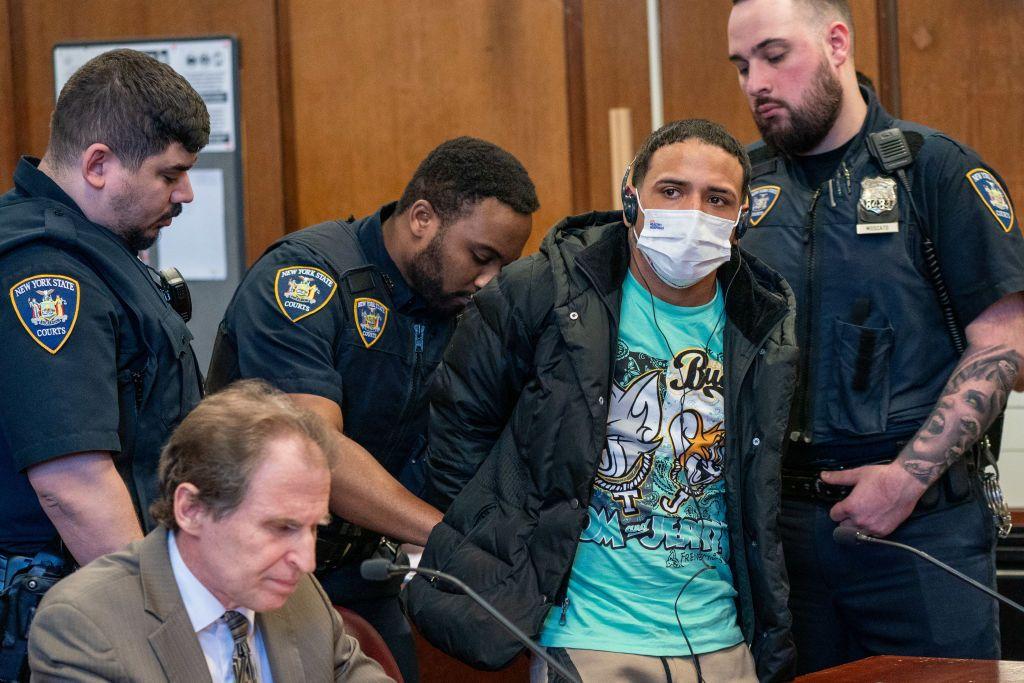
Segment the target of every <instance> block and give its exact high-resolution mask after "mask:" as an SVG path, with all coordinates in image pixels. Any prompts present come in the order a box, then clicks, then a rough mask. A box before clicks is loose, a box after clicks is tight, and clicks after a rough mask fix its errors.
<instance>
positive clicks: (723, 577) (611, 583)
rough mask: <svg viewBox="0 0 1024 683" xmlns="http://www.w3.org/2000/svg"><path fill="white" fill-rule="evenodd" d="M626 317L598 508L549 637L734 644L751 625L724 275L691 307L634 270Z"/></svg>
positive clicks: (631, 648) (585, 641) (604, 644)
mask: <svg viewBox="0 0 1024 683" xmlns="http://www.w3.org/2000/svg"><path fill="white" fill-rule="evenodd" d="M620 320H621V322H620V325H619V338H618V345H617V351H616V357H615V370H614V376H613V378H612V379H613V383H612V389H611V397H610V400H609V411H608V426H607V441H606V448H605V450H604V451H603V452H602V453H601V460H600V465H599V466H598V472H597V477H596V478H595V479H594V486H593V492H592V495H591V500H590V508H589V513H590V519H589V521H588V523H587V526H586V527H585V528H584V530H583V533H582V534H581V536H580V543H579V546H578V547H577V551H576V558H575V560H574V561H573V565H572V574H571V575H570V578H569V586H568V592H567V594H566V601H565V602H564V603H563V604H562V605H560V606H559V605H556V606H554V607H553V608H552V609H551V611H550V612H549V613H548V616H547V619H546V620H545V622H544V625H543V628H542V631H541V637H540V641H541V643H542V644H543V645H546V646H549V647H571V648H582V649H587V650H603V651H608V652H625V653H632V654H641V655H652V656H686V655H689V654H690V648H689V647H687V644H686V638H689V641H690V645H691V646H692V648H693V652H694V653H695V654H700V653H704V652H713V651H714V650H720V649H722V648H726V647H731V646H733V645H736V644H737V643H739V642H740V641H742V640H743V634H742V633H741V632H740V629H739V626H738V625H737V622H736V607H735V603H734V598H735V596H736V591H735V589H734V588H733V581H732V572H731V570H730V569H729V530H728V528H727V525H726V518H725V481H724V479H723V476H724V460H725V457H726V453H725V433H726V432H725V430H726V427H727V426H726V425H725V397H724V394H723V391H722V382H723V373H722V338H723V328H724V325H725V317H724V302H723V298H722V293H721V289H716V292H715V296H714V298H713V299H712V300H711V301H710V302H709V303H707V304H705V305H703V306H697V307H692V308H683V307H678V306H672V305H671V304H668V303H665V302H663V301H661V300H659V299H657V298H653V302H652V297H651V295H650V294H649V293H648V292H647V290H646V289H644V288H643V287H641V286H640V284H639V283H638V282H637V281H636V280H635V279H634V278H633V275H632V274H631V273H630V274H629V275H627V277H626V280H625V283H624V284H623V292H622V308H621V314H620ZM659 328H660V331H659ZM684 631H685V634H686V638H684V636H683V632H684Z"/></svg>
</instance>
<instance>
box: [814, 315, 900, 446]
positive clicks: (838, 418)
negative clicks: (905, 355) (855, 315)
mask: <svg viewBox="0 0 1024 683" xmlns="http://www.w3.org/2000/svg"><path fill="white" fill-rule="evenodd" d="M893 336H894V335H893V329H892V327H865V326H862V325H854V324H852V323H847V322H843V321H842V320H839V319H838V318H836V321H835V330H834V343H833V363H832V384H833V386H834V388H835V396H834V398H833V400H832V401H830V402H829V406H828V415H829V423H830V425H831V426H832V427H833V428H834V429H837V430H839V431H842V432H845V433H847V434H879V433H882V432H884V431H885V427H886V422H887V418H888V415H889V362H890V358H891V357H892V346H893Z"/></svg>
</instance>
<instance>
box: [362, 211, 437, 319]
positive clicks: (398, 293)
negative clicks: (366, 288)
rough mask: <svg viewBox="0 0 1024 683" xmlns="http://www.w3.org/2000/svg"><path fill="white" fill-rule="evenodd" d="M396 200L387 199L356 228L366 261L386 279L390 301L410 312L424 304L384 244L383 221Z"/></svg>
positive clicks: (390, 212)
mask: <svg viewBox="0 0 1024 683" xmlns="http://www.w3.org/2000/svg"><path fill="white" fill-rule="evenodd" d="M396 204H397V202H391V203H390V204H385V205H384V206H382V207H380V208H379V209H377V212H376V213H374V214H373V215H371V216H369V217H367V218H366V220H364V221H363V222H362V225H360V226H359V228H358V231H357V237H358V239H359V246H361V247H362V248H363V253H364V254H366V258H367V260H369V261H370V263H372V264H373V265H375V266H377V269H378V270H379V271H380V272H381V274H382V275H384V276H385V277H386V278H387V280H388V281H387V282H386V283H385V285H386V287H387V289H388V292H389V293H390V295H391V303H392V304H394V306H395V308H397V309H399V310H407V311H411V310H414V309H418V308H420V307H425V306H426V304H425V302H424V301H423V298H422V297H421V296H420V295H419V294H417V293H416V292H415V291H414V290H413V289H412V288H411V287H410V286H409V284H408V283H407V282H406V281H405V278H404V277H402V272H401V271H400V270H398V266H397V265H396V264H395V262H394V260H393V259H392V258H391V254H389V253H388V250H387V248H386V247H385V246H384V232H383V228H382V226H383V225H384V222H385V221H386V220H387V219H388V218H390V217H391V215H392V214H393V213H394V212H395V206H396Z"/></svg>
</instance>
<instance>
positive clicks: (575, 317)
mask: <svg viewBox="0 0 1024 683" xmlns="http://www.w3.org/2000/svg"><path fill="white" fill-rule="evenodd" d="M579 319H580V314H579V313H577V312H576V311H573V312H572V313H570V314H569V320H579Z"/></svg>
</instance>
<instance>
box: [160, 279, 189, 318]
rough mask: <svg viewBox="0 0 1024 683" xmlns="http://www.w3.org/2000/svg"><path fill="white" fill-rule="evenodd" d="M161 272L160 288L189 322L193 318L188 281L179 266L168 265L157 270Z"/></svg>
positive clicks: (174, 307) (172, 305)
mask: <svg viewBox="0 0 1024 683" xmlns="http://www.w3.org/2000/svg"><path fill="white" fill-rule="evenodd" d="M157 272H158V273H159V274H160V289H161V290H162V291H163V293H164V298H165V299H167V303H169V304H170V305H171V308H173V309H174V311H175V312H176V313H177V314H178V315H180V316H181V319H182V320H184V321H185V322H188V321H189V320H191V319H192V295H191V294H189V291H188V283H187V282H185V278H184V277H182V276H181V271H179V270H178V269H177V268H173V267H168V268H163V269H162V270H159V271H157Z"/></svg>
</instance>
